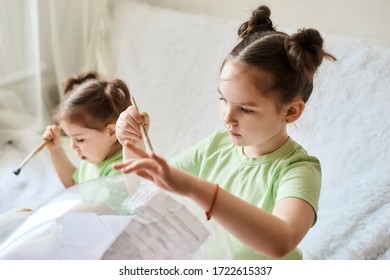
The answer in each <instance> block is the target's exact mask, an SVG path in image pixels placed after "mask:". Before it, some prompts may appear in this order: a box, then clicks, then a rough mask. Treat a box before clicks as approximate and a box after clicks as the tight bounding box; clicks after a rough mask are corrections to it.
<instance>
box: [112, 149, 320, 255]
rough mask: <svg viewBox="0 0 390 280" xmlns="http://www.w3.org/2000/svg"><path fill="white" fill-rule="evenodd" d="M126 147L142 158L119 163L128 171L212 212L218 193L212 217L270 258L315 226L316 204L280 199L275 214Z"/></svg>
mask: <svg viewBox="0 0 390 280" xmlns="http://www.w3.org/2000/svg"><path fill="white" fill-rule="evenodd" d="M126 147H127V148H128V149H129V150H131V151H132V153H133V154H135V155H137V156H138V157H139V158H138V159H132V160H128V161H126V162H123V163H120V164H116V165H115V166H114V168H116V169H121V170H122V172H124V173H129V172H135V173H136V174H137V175H139V176H142V177H144V178H146V179H149V180H152V181H154V182H155V183H156V184H157V185H158V186H160V187H162V188H164V189H166V190H168V191H172V192H175V193H177V194H180V195H184V196H187V197H189V198H191V199H193V200H194V201H195V202H196V203H197V204H198V205H199V206H200V207H201V208H202V209H203V210H204V211H209V210H210V206H211V204H212V202H213V199H214V197H215V196H216V201H215V205H214V207H213V208H212V209H211V217H212V218H213V219H215V220H216V221H217V222H218V223H220V224H221V225H222V226H223V227H225V228H226V229H227V230H228V231H229V232H230V233H232V234H233V235H234V236H235V237H236V238H237V239H239V240H241V242H243V243H244V244H246V245H247V246H248V247H250V248H252V249H253V250H255V251H257V252H259V253H261V254H264V255H267V256H269V257H275V258H279V257H283V256H284V255H286V254H287V253H289V252H290V251H291V250H292V249H294V248H295V247H296V246H297V245H298V243H299V242H300V241H301V240H302V238H303V237H304V236H305V234H306V233H307V231H308V230H309V228H310V227H311V225H312V223H313V220H314V217H315V214H314V210H313V209H312V207H311V206H310V205H309V204H308V203H307V202H305V201H303V200H301V199H298V198H284V199H282V200H280V201H279V202H278V203H277V204H276V206H275V208H274V211H273V213H272V214H270V213H268V212H266V211H264V210H262V209H260V208H258V207H256V206H255V205H252V204H250V203H248V202H246V201H244V200H242V199H240V198H238V197H236V196H234V195H232V194H231V193H229V192H227V191H225V190H224V189H222V188H221V189H219V190H218V192H216V188H217V187H216V185H215V184H213V183H210V182H208V181H206V180H203V179H201V178H198V177H195V176H193V175H190V174H188V173H185V172H183V171H181V170H178V169H175V168H173V167H170V166H169V165H168V164H167V163H166V161H165V160H164V159H162V158H160V157H158V156H156V155H154V154H152V155H148V154H146V153H145V152H144V151H142V150H139V149H137V148H136V147H134V146H133V145H131V144H130V143H126Z"/></svg>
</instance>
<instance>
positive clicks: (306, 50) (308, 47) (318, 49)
mask: <svg viewBox="0 0 390 280" xmlns="http://www.w3.org/2000/svg"><path fill="white" fill-rule="evenodd" d="M323 42H324V41H323V39H322V37H321V35H320V33H319V32H318V31H317V30H315V29H312V28H309V29H300V30H298V32H297V33H295V34H293V35H291V36H289V37H287V38H286V40H285V49H286V51H287V57H288V59H289V61H290V64H291V66H292V67H293V68H294V69H295V70H296V71H301V70H303V71H304V72H305V74H306V75H307V76H309V77H310V76H313V75H314V72H315V71H316V70H317V68H318V66H320V65H321V62H322V60H323V58H324V57H325V56H327V57H330V58H332V59H335V58H334V57H333V56H332V55H330V54H328V53H326V52H325V51H324V50H323V48H322V45H323Z"/></svg>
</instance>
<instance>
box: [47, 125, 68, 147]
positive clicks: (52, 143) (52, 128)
mask: <svg viewBox="0 0 390 280" xmlns="http://www.w3.org/2000/svg"><path fill="white" fill-rule="evenodd" d="M42 139H43V140H46V141H47V142H48V144H47V148H48V149H49V151H50V152H54V151H57V150H60V149H63V147H62V141H61V135H60V129H59V127H58V126H57V125H54V124H53V125H49V126H47V127H46V130H45V132H44V133H43V135H42Z"/></svg>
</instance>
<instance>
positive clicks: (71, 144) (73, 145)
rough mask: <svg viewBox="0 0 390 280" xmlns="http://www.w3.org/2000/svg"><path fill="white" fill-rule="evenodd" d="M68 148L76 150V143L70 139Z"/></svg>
mask: <svg viewBox="0 0 390 280" xmlns="http://www.w3.org/2000/svg"><path fill="white" fill-rule="evenodd" d="M70 147H71V148H72V149H76V147H77V144H76V141H74V140H73V139H70Z"/></svg>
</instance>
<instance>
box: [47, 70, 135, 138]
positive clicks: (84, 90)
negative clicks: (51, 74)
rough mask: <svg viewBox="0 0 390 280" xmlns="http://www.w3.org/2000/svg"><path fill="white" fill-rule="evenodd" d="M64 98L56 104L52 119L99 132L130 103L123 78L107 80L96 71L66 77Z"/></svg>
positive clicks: (128, 92) (115, 119)
mask: <svg viewBox="0 0 390 280" xmlns="http://www.w3.org/2000/svg"><path fill="white" fill-rule="evenodd" d="M63 87H64V93H65V97H64V99H63V101H62V102H61V104H60V105H59V106H58V107H57V109H56V112H55V114H54V120H55V122H56V123H59V122H60V121H61V120H65V121H68V122H70V123H73V124H77V125H80V126H83V127H86V128H90V129H96V130H99V131H102V130H103V129H104V128H105V127H106V126H107V125H108V124H111V123H115V122H116V121H117V119H118V117H119V114H120V113H121V112H123V111H124V110H126V108H127V107H128V106H130V105H131V100H130V91H129V89H128V87H127V85H126V83H125V82H123V81H122V80H118V79H115V80H112V81H108V80H106V79H103V78H102V77H101V75H99V74H98V73H96V72H86V73H81V74H78V75H76V76H75V77H72V78H69V79H66V80H65V81H64V83H63Z"/></svg>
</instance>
